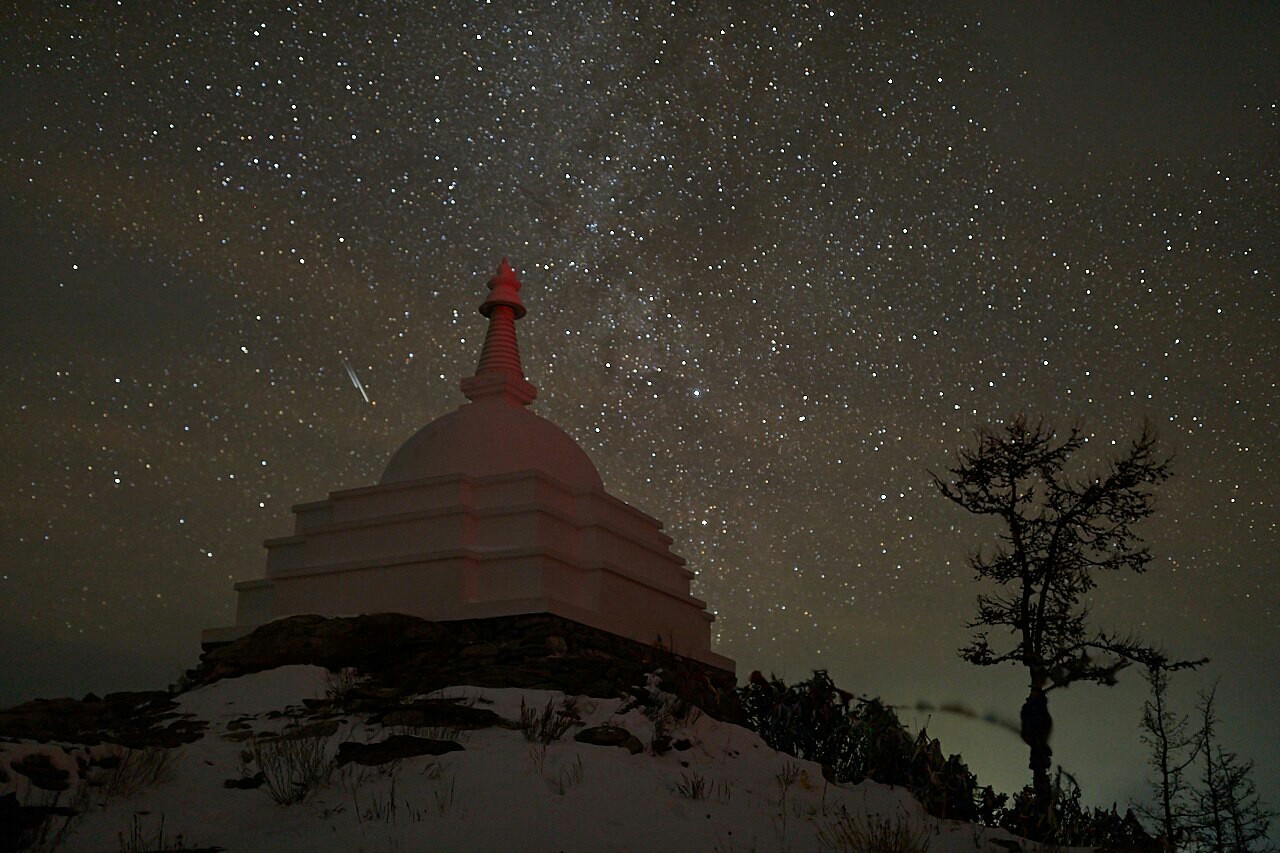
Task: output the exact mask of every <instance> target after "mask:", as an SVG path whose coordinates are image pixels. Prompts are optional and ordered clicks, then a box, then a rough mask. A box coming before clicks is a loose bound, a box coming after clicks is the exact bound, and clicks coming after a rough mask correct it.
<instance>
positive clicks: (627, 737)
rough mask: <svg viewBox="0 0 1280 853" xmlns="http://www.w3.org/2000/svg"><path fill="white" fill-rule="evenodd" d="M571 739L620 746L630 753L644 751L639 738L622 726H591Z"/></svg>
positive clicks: (597, 744)
mask: <svg viewBox="0 0 1280 853" xmlns="http://www.w3.org/2000/svg"><path fill="white" fill-rule="evenodd" d="M573 739H574V740H576V741H578V742H579V743H589V744H592V745H593V746H620V747H622V748H623V749H626V750H628V751H629V752H630V753H631V754H632V755H636V754H637V753H640V752H644V744H642V743H640V740H639V738H637V737H636V736H635V735H633V734H632V733H631V732H629V731H627V730H626V729H624V728H623V727H622V726H609V725H605V726H591V727H590V728H586V729H583V730H582V731H580V732H578V733H577V734H576V735H574V736H573Z"/></svg>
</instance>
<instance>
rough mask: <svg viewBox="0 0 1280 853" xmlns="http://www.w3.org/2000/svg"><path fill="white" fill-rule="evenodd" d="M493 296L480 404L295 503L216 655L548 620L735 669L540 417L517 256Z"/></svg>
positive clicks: (646, 543)
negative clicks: (323, 623)
mask: <svg viewBox="0 0 1280 853" xmlns="http://www.w3.org/2000/svg"><path fill="white" fill-rule="evenodd" d="M489 289H490V293H489V296H488V298H487V299H486V300H485V301H484V304H482V305H481V306H480V313H481V314H483V315H484V316H485V317H487V318H488V319H489V330H488V333H487V335H486V336H485V341H484V347H483V349H482V351H481V354H480V364H479V366H478V367H477V368H476V373H475V375H474V376H470V377H467V378H465V379H463V380H462V383H461V387H462V392H463V393H464V394H465V395H466V396H467V399H468V400H469V402H467V403H466V404H464V405H462V406H461V407H459V408H458V409H457V410H456V411H454V412H451V413H449V414H447V415H444V416H443V417H441V418H438V419H437V420H435V421H432V422H431V423H429V424H427V425H426V426H425V427H423V428H422V429H420V430H419V431H418V432H417V433H415V434H414V435H413V436H412V437H411V438H410V439H409V440H408V441H406V442H405V443H404V444H403V445H402V446H401V447H400V449H399V450H397V451H396V453H395V455H393V456H392V457H391V461H390V463H388V465H387V467H386V470H385V471H384V472H383V474H382V479H381V480H380V481H379V482H378V484H377V485H376V486H368V487H365V488H358V489H346V490H343V491H337V492H331V493H330V494H329V497H328V499H326V500H321V501H316V502H314V503H305V504H299V505H297V506H295V507H294V508H293V511H294V514H295V515H296V516H297V519H296V522H295V526H294V533H293V535H292V536H287V537H283V538H280V539H269V540H267V542H266V543H265V544H266V547H267V551H268V556H267V569H266V577H264V578H262V579H260V580H251V581H243V582H240V583H237V584H236V585H235V588H236V592H237V593H238V597H239V600H238V606H237V610H236V624H235V625H234V626H230V627H227V628H214V629H210V630H207V631H205V632H204V642H205V644H206V645H211V644H217V643H222V642H227V641H230V640H232V639H235V638H237V637H239V636H242V635H244V634H247V633H248V632H249V631H251V630H253V629H254V628H255V627H257V626H259V625H261V624H264V623H266V622H269V621H271V620H273V619H278V618H281V617H284V616H291V615H298V614H319V615H322V616H348V615H355V614H361V613H381V612H396V613H407V614H410V615H413V616H418V617H421V618H424V619H429V620H432V621H454V620H463V619H489V618H495V617H508V616H517V615H524V614H540V613H547V614H552V615H555V616H559V617H562V618H565V619H570V620H573V621H575V622H578V623H581V624H584V625H588V626H591V627H593V628H596V629H599V630H603V631H607V632H609V633H611V634H615V635H617V636H621V637H625V638H628V639H631V640H636V641H639V642H642V643H646V644H660V645H661V646H663V647H664V648H666V649H669V650H671V651H673V652H675V653H676V654H679V655H682V656H684V657H688V658H692V659H694V660H697V661H701V662H702V663H705V664H710V665H711V666H714V667H717V668H719V669H723V670H728V671H729V672H732V671H733V668H734V664H733V661H732V660H729V659H728V658H726V657H723V656H721V655H719V654H716V653H715V652H713V651H712V650H711V622H712V619H713V617H712V615H711V614H710V613H709V612H707V609H706V603H705V602H703V601H701V600H699V599H697V598H694V597H693V596H692V595H691V594H690V591H689V588H690V587H689V584H690V581H691V580H692V578H693V573H692V572H691V571H689V570H688V569H687V568H685V560H684V558H682V557H680V556H678V555H676V554H675V553H673V552H672V551H671V541H672V540H671V538H670V537H669V536H667V535H666V534H664V533H663V532H662V524H661V522H659V521H658V520H656V519H655V518H653V517H651V516H649V515H646V514H645V513H643V512H641V511H640V510H638V509H635V508H634V507H632V506H630V505H628V504H626V503H624V502H623V501H621V500H618V499H617V498H615V497H613V496H611V495H609V494H608V493H607V492H605V490H604V484H603V483H602V482H601V479H600V474H599V472H598V471H597V470H596V467H595V465H594V464H592V462H591V459H590V458H589V457H588V456H587V454H586V453H585V452H584V451H583V450H582V448H580V447H579V446H578V445H577V443H576V442H575V441H574V440H573V439H572V438H570V437H569V436H568V434H567V433H565V432H564V431H563V430H561V429H560V428H559V427H557V426H556V425H555V424H553V423H551V422H550V421H548V420H546V419H544V418H542V417H539V416H538V415H536V414H534V413H533V412H531V411H530V410H529V409H528V408H527V406H528V405H529V404H530V403H531V402H533V399H534V398H535V397H536V396H537V389H535V388H534V386H533V385H532V384H530V383H529V381H528V380H526V379H525V376H524V370H523V368H522V366H521V363H520V351H519V347H518V345H517V342H516V331H515V321H516V320H517V319H519V318H520V317H523V316H524V314H525V308H524V305H523V304H521V301H520V294H519V291H520V281H519V280H518V279H517V278H516V275H515V273H514V272H513V271H512V269H511V267H510V266H509V265H508V264H507V261H506V260H505V259H503V261H502V265H501V266H500V267H499V269H498V274H497V275H496V276H495V277H494V278H493V279H492V280H491V281H490V282H489Z"/></svg>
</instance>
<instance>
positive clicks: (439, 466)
mask: <svg viewBox="0 0 1280 853" xmlns="http://www.w3.org/2000/svg"><path fill="white" fill-rule="evenodd" d="M530 470H532V471H539V472H541V473H543V474H546V475H548V476H549V477H552V478H553V479H555V480H558V481H560V482H561V483H563V484H564V485H566V486H568V487H569V488H570V490H572V491H574V492H580V491H584V490H589V489H603V488H604V484H603V483H602V482H601V480H600V472H599V471H597V470H596V466H595V464H594V463H593V462H592V461H591V459H590V457H588V456H587V454H586V452H585V451H583V449H582V448H581V447H579V446H578V444H577V442H575V441H574V440H573V439H572V438H570V437H569V435H568V433H566V432H565V431H564V430H562V429H560V427H558V426H556V425H555V424H553V423H551V421H549V420H547V419H546V418H541V417H539V416H538V415H535V414H534V413H533V412H531V411H529V410H528V409H526V408H524V407H523V406H512V405H507V404H506V403H505V402H503V401H502V399H501V398H500V397H488V398H485V399H481V400H478V401H476V402H474V403H468V404H467V405H465V406H463V407H462V408H460V409H458V410H457V411H454V412H450V413H449V414H447V415H444V416H443V417H441V418H437V419H436V420H434V421H432V422H431V423H429V424H427V425H426V426H425V427H423V428H422V429H420V430H418V431H417V432H416V433H414V434H413V436H412V437H410V438H409V440H408V441H406V442H405V443H404V444H403V445H401V447H400V449H399V450H397V451H396V453H395V455H394V456H392V457H391V462H390V463H388V464H387V469H386V471H384V472H383V474H382V479H381V481H380V482H381V483H382V484H383V485H386V484H388V483H400V482H405V481H407V480H420V479H422V478H424V477H436V476H440V475H444V474H465V475H467V476H469V477H488V476H490V475H493V474H510V473H514V472H516V471H530Z"/></svg>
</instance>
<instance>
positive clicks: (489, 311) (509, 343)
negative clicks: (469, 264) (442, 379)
mask: <svg viewBox="0 0 1280 853" xmlns="http://www.w3.org/2000/svg"><path fill="white" fill-rule="evenodd" d="M480 313H481V314H483V315H484V316H486V317H488V318H489V331H488V332H487V333H485V336H484V348H483V349H481V350H480V364H479V366H477V367H476V374H475V376H468V377H467V378H466V379H463V380H462V393H464V394H466V395H467V399H469V400H479V399H482V398H485V397H492V396H495V395H499V394H500V395H502V396H503V397H504V398H506V400H507V401H508V402H510V403H512V404H514V405H519V406H527V405H528V404H529V403H531V402H532V401H533V399H534V397H536V396H538V389H537V388H534V387H533V385H532V384H530V383H529V382H528V381H527V380H526V379H525V378H524V368H523V367H521V365H520V346H519V344H518V343H517V342H516V322H515V321H516V320H518V319H520V318H521V317H523V316H524V315H525V308H524V303H522V302H521V301H520V279H518V278H516V274H515V271H514V270H512V269H511V265H510V264H509V263H507V259H506V258H503V259H502V263H501V264H500V265H499V266H498V274H497V275H495V276H494V277H493V278H491V279H489V296H488V298H486V299H485V301H484V302H483V303H482V304H481V305H480Z"/></svg>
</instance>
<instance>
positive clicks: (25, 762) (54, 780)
mask: <svg viewBox="0 0 1280 853" xmlns="http://www.w3.org/2000/svg"><path fill="white" fill-rule="evenodd" d="M9 766H10V767H11V768H12V769H13V770H14V772H17V773H21V774H22V775H23V776H26V777H27V778H28V779H30V780H31V784H32V785H35V786H36V787H37V788H43V789H44V790H46V791H65V790H67V789H68V788H70V787H71V774H70V773H68V772H67V771H66V770H63V769H62V768H61V767H55V766H54V765H53V759H52V758H50V757H49V756H47V755H45V754H44V753H43V752H32V753H29V754H27V755H24V756H23V757H22V759H21V760H20V761H15V762H13V763H12V764H10V765H9Z"/></svg>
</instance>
